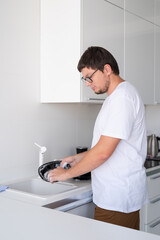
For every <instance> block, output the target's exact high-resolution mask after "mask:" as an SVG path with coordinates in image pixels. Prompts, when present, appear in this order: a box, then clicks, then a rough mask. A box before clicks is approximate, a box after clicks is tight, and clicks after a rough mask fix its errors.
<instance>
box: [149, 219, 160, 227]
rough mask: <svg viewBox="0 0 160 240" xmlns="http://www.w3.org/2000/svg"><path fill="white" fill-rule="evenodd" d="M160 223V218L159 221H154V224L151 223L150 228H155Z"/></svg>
mask: <svg viewBox="0 0 160 240" xmlns="http://www.w3.org/2000/svg"><path fill="white" fill-rule="evenodd" d="M159 224H160V219H159V220H158V221H156V222H154V223H152V224H151V225H150V228H154V227H156V226H157V225H159Z"/></svg>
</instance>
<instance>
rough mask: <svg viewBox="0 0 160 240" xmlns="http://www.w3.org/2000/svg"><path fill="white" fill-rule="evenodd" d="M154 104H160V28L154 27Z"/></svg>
mask: <svg viewBox="0 0 160 240" xmlns="http://www.w3.org/2000/svg"><path fill="white" fill-rule="evenodd" d="M154 54H155V102H156V103H160V27H158V26H155V53H154Z"/></svg>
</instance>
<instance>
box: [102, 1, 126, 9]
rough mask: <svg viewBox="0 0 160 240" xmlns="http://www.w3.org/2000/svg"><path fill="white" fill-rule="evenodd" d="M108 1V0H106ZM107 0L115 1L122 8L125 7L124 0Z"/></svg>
mask: <svg viewBox="0 0 160 240" xmlns="http://www.w3.org/2000/svg"><path fill="white" fill-rule="evenodd" d="M104 1H107V0H104ZM107 2H110V3H113V4H115V5H117V6H119V7H121V8H124V0H108V1H107Z"/></svg>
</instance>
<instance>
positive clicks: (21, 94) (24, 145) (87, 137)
mask: <svg viewBox="0 0 160 240" xmlns="http://www.w3.org/2000/svg"><path fill="white" fill-rule="evenodd" d="M39 24H40V16H39V0H14V1H13V0H0V183H2V182H5V181H8V180H10V179H14V178H19V177H23V176H29V175H33V174H37V167H38V149H37V148H36V146H34V142H38V143H39V144H40V145H45V146H46V147H47V148H48V151H47V154H46V156H45V161H50V160H52V159H54V158H61V157H64V156H67V155H69V154H74V153H75V147H76V146H77V145H87V146H88V147H89V146H90V142H91V138H92V130H93V125H94V121H95V118H96V115H97V113H98V111H99V109H100V105H89V104H41V103H40V39H39V36H40V34H39V33H40V32H39V30H40V25H39ZM53 71H54V68H53ZM61 77H62V78H64V77H65V73H63V71H62V73H61Z"/></svg>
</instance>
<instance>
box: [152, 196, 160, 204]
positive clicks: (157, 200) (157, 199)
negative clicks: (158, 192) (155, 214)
mask: <svg viewBox="0 0 160 240" xmlns="http://www.w3.org/2000/svg"><path fill="white" fill-rule="evenodd" d="M159 201H160V197H158V198H156V199H153V200H152V201H150V203H156V202H159Z"/></svg>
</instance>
